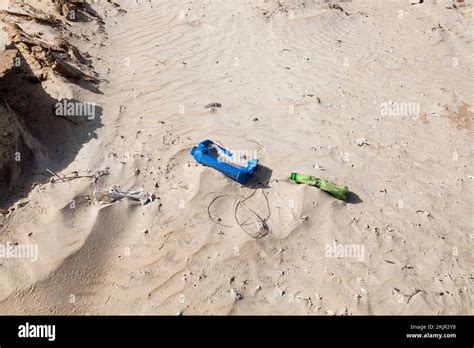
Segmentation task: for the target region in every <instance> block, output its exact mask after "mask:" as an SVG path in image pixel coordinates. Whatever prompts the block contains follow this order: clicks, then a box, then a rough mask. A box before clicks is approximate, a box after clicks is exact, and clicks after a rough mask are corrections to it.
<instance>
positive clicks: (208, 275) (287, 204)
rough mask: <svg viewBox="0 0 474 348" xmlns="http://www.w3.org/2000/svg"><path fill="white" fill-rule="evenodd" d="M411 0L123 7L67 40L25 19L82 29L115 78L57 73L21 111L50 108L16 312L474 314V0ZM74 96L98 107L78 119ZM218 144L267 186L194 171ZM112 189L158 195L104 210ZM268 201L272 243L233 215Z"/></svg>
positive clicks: (16, 209)
mask: <svg viewBox="0 0 474 348" xmlns="http://www.w3.org/2000/svg"><path fill="white" fill-rule="evenodd" d="M26 2H29V3H33V2H32V1H26ZM412 2H413V3H414V2H417V1H415V0H411V1H405V0H400V1H375V0H374V1H369V0H358V1H352V2H347V3H346V2H340V3H339V5H340V6H339V5H334V6H331V5H329V4H328V3H326V2H324V1H289V0H287V1H280V2H277V1H272V0H268V1H243V0H238V1H225V0H224V1H217V0H212V1H199V0H196V1H168V0H166V1H165V0H163V1H159V0H155V1H153V0H152V1H144V0H134V1H120V6H115V5H114V4H113V3H110V2H106V1H103V2H98V3H95V4H92V5H91V6H90V7H91V8H92V9H94V10H96V11H97V14H98V16H100V17H101V18H102V20H100V19H98V18H96V17H90V16H89V17H88V20H85V21H78V22H69V26H68V28H67V29H65V30H62V29H58V28H54V27H50V26H44V25H42V24H38V23H35V22H33V23H32V22H31V21H24V20H22V19H17V20H18V23H19V25H20V26H21V28H23V29H24V30H25V31H27V32H30V33H34V32H37V31H39V30H41V32H42V35H43V36H42V38H43V39H44V40H47V41H49V42H52V41H53V40H54V38H55V35H58V32H61V31H62V33H63V34H64V33H66V32H71V33H74V35H72V34H71V35H68V36H67V38H68V40H69V41H68V42H70V43H71V44H73V45H75V46H76V47H78V49H79V50H80V51H81V52H88V54H89V55H90V60H91V61H92V63H93V67H85V68H84V67H83V68H84V69H85V70H84V69H82V71H86V72H87V74H88V75H89V76H94V74H95V73H96V74H97V76H96V77H97V78H99V79H100V80H101V83H100V84H99V85H97V88H98V90H100V92H99V91H98V90H96V89H95V87H93V86H91V85H90V84H85V83H83V82H84V81H82V80H81V81H82V82H80V83H77V84H74V83H72V82H71V81H68V80H66V79H65V78H64V77H62V76H60V75H59V74H51V73H49V74H47V76H43V78H44V80H43V81H42V82H41V83H40V84H39V87H38V84H36V85H35V86H36V87H37V88H39V89H38V90H40V91H41V93H43V94H44V96H41V97H37V96H35V98H36V99H32V100H30V102H29V103H28V98H27V100H26V101H25V100H23V102H24V105H26V106H25V108H26V109H27V110H23V111H22V110H21V108H19V109H20V110H16V111H15V110H14V111H15V112H17V113H18V114H20V115H22V112H24V113H26V114H32V113H33V114H35V112H36V114H35V115H36V116H38V118H39V119H40V120H39V121H38V122H39V124H38V125H37V127H36V128H35V129H36V133H34V132H33V131H32V132H33V133H34V134H33V135H34V139H36V141H37V142H38V143H40V144H41V145H38V147H42V148H43V150H44V151H43V152H44V153H43V157H41V158H40V157H39V154H40V153H41V151H37V153H38V154H37V155H38V156H36V157H35V156H33V159H34V162H35V163H34V164H32V167H30V168H35V170H32V169H31V170H29V171H28V169H26V170H23V171H22V173H21V174H19V177H20V179H21V178H23V181H24V182H26V184H27V186H28V187H26V186H23V188H21V187H16V188H15V190H14V191H10V194H9V197H3V201H9V202H8V204H9V205H10V204H11V205H12V207H13V209H9V210H5V211H4V214H3V217H2V218H1V219H2V220H1V221H0V224H1V225H0V226H1V227H0V243H1V244H3V245H6V244H7V243H18V245H19V246H22V245H35V246H37V248H38V249H37V251H38V255H37V257H38V259H37V260H36V261H35V262H34V261H32V260H31V259H29V258H25V257H24V258H15V257H9V258H2V259H0V313H7V314H38V313H40V314H49V313H54V314H82V313H87V314H117V313H120V314H178V313H181V314H184V315H187V314H338V315H345V314H349V315H350V314H471V315H472V314H473V308H474V307H473V268H474V267H473V266H474V256H473V253H472V250H473V242H474V229H473V227H474V220H473V208H472V207H473V203H474V202H473V193H474V192H473V185H474V168H473V164H472V163H473V157H474V146H473V141H472V140H473V122H474V108H473V105H474V97H473V90H474V79H473V67H474V65H473V52H474V50H473V49H474V44H473V23H474V12H473V5H472V1H464V2H458V1H434V0H427V1H426V0H425V1H424V3H423V4H415V5H413V4H411V3H412ZM16 3H17V4H16V5H12V7H11V8H10V10H12V11H13V9H14V10H15V11H25V10H24V9H23V10H21V8H20V7H19V5H18V1H16ZM34 3H36V2H34ZM332 3H333V4H337V3H338V2H332ZM453 4H455V6H454V7H453V6H452V5H453ZM2 6H3V4H2ZM2 8H6V7H2ZM12 8H13V9H12ZM43 10H44V11H45V12H48V11H50V13H52V12H51V11H52V10H51V8H50V7H45V8H44V9H43ZM58 18H59V17H58ZM61 20H63V21H64V18H63V19H61ZM39 26H40V27H39ZM2 37H3V36H2ZM2 40H3V39H2ZM77 66H79V65H77ZM22 86H23V85H22ZM22 86H20V87H19V88H20V90H21V88H23V87H22ZM27 95H28V96H31V94H27ZM38 98H39V99H38ZM62 98H70V99H75V100H79V101H82V102H87V103H94V104H96V105H98V108H97V109H96V110H98V111H100V112H98V113H97V115H96V116H97V117H96V118H95V119H94V120H90V121H83V120H81V122H78V124H75V123H73V122H68V121H66V120H63V119H59V118H57V117H56V116H54V115H52V114H49V113H48V112H47V108H48V105H52V101H54V102H56V101H57V100H60V99H62ZM213 102H215V103H221V104H222V107H220V108H214V109H207V108H205V106H206V105H207V104H209V103H213ZM14 103H15V102H14ZM390 103H392V104H390ZM10 104H11V103H10ZM389 104H390V105H391V107H388V105H389ZM41 105H43V106H44V107H43V108H39V109H38V107H39V106H41ZM12 109H14V106H12ZM387 109H390V110H388V111H387ZM35 110H36V111H35ZM38 110H40V111H41V112H39V111H38ZM73 121H74V120H73ZM25 124H26V123H25ZM28 125H29V123H28ZM31 127H33V126H31ZM35 134H36V135H35ZM208 138H209V139H213V140H215V141H219V142H220V143H221V144H224V145H226V146H227V147H229V148H231V149H234V150H237V151H249V153H256V154H257V156H258V159H259V160H260V163H261V164H262V165H263V166H264V167H262V168H261V170H260V171H259V173H258V180H259V181H261V182H263V183H265V184H266V185H265V186H264V188H263V189H256V188H255V187H245V186H241V185H239V184H238V183H236V182H234V181H232V180H231V179H229V178H227V177H225V176H223V175H222V174H220V173H218V172H216V171H215V170H213V169H211V168H206V167H203V166H201V165H198V164H196V163H195V161H194V159H193V158H192V157H191V155H190V149H191V147H192V146H193V145H196V144H197V143H198V142H200V141H202V140H204V139H208ZM361 138H364V139H366V140H367V143H368V144H364V145H362V146H358V145H357V141H358V139H361ZM46 168H48V169H50V170H52V171H53V172H55V173H57V174H58V175H59V176H62V175H64V176H67V175H77V174H79V175H86V174H88V175H92V174H94V173H98V172H99V171H102V170H107V171H108V173H109V174H108V175H105V176H101V175H100V173H99V174H98V175H97V177H96V179H93V180H91V179H90V178H77V179H73V180H70V181H62V180H55V179H53V180H52V181H53V182H49V181H48V178H49V177H50V176H51V175H49V174H48V172H47V171H46ZM75 171H77V172H78V173H76V174H71V173H73V172H75ZM294 171H295V172H301V173H307V174H312V175H316V176H321V177H325V178H329V179H331V180H333V181H335V182H337V183H339V184H345V185H347V186H348V187H349V188H350V190H351V192H352V194H351V195H350V197H349V200H348V202H341V201H338V200H336V199H334V198H333V197H331V196H329V195H328V194H326V193H324V192H322V191H320V190H318V189H317V188H314V187H308V186H304V185H297V184H294V183H292V182H290V181H289V180H288V176H289V174H290V173H291V172H294ZM48 175H49V176H48ZM53 178H54V177H53ZM20 179H19V180H20ZM56 179H57V178H56ZM32 183H34V185H32V186H33V188H32V189H29V187H30V185H31V184H32ZM112 185H120V186H121V187H122V188H124V189H139V188H140V187H142V188H143V189H144V190H145V191H147V192H150V193H153V194H154V195H155V197H156V199H154V200H153V202H151V203H148V204H146V205H141V204H140V203H138V202H134V201H132V200H128V199H123V200H119V201H116V202H113V203H108V204H102V203H100V202H97V197H98V194H97V193H98V192H100V191H105V190H108V189H109V188H110V187H111V186H112ZM12 187H13V186H12ZM252 193H254V195H253V196H252V197H251V198H250V199H249V200H248V201H247V202H246V207H248V208H252V209H253V210H254V211H257V212H258V213H259V214H260V215H261V216H262V217H268V220H267V225H268V228H269V233H268V234H267V235H266V236H264V237H263V238H260V239H254V238H252V237H251V236H249V235H248V234H246V233H245V232H244V231H243V230H242V229H241V228H239V227H238V226H237V224H236V222H235V218H234V205H235V203H236V201H238V200H239V198H238V197H239V195H240V196H249V195H250V194H252ZM220 195H225V196H222V197H220ZM218 196H219V198H217V200H215V201H214V204H213V205H212V206H211V210H210V215H211V216H212V217H213V218H214V219H215V220H217V221H218V222H219V223H220V224H217V223H215V222H213V221H211V220H210V219H209V216H208V210H207V209H208V205H209V203H210V202H211V201H212V200H213V199H214V198H216V197H218ZM267 201H268V206H267ZM240 214H242V216H241V217H240V218H241V219H244V215H247V216H249V215H250V213H249V210H246V211H245V210H242V211H240ZM222 225H226V226H230V227H226V226H222ZM261 227H262V226H261V224H260V226H259V224H257V223H256V224H253V225H249V226H248V229H249V230H250V233H256V232H258V230H259V228H261ZM334 245H336V246H339V247H347V248H349V247H354V248H358V249H353V250H355V251H359V252H360V253H358V254H356V255H354V254H350V253H349V251H350V250H347V249H346V252H345V253H342V254H340V255H338V256H339V257H330V255H328V254H327V253H326V252H327V248H328V246H334Z"/></svg>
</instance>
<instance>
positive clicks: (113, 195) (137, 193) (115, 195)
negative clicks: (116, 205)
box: [96, 185, 154, 205]
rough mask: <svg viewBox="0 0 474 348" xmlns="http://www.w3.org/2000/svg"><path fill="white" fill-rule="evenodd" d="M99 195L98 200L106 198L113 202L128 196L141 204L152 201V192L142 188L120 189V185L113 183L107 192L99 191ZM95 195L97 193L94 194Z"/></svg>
mask: <svg viewBox="0 0 474 348" xmlns="http://www.w3.org/2000/svg"><path fill="white" fill-rule="evenodd" d="M99 193H100V197H99V198H98V201H101V202H102V201H104V198H108V199H109V201H111V202H114V201H117V200H120V199H122V198H130V199H132V200H134V201H139V202H140V203H141V204H142V205H145V204H147V203H150V202H153V198H154V196H153V194H151V193H148V192H146V191H145V190H144V189H143V188H140V189H139V190H122V189H121V188H120V186H117V185H113V186H112V187H111V188H110V190H109V191H107V192H99ZM96 195H97V194H96Z"/></svg>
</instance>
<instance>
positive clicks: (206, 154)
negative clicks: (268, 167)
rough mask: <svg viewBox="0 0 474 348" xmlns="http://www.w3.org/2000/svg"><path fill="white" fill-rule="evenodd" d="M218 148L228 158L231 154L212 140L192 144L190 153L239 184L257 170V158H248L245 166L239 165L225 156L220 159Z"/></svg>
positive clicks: (197, 159)
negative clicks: (196, 144)
mask: <svg viewBox="0 0 474 348" xmlns="http://www.w3.org/2000/svg"><path fill="white" fill-rule="evenodd" d="M219 150H220V152H221V153H222V154H223V155H225V156H227V157H228V158H230V157H232V156H233V154H232V153H231V152H230V151H229V150H227V149H226V148H224V147H223V146H220V145H218V144H216V143H214V142H213V141H212V140H204V141H202V142H201V143H199V144H198V146H194V147H193V148H192V150H191V155H193V157H194V159H195V160H196V161H197V162H198V163H200V164H203V165H205V166H208V167H212V168H214V169H216V170H218V171H219V172H221V173H223V174H225V175H227V176H228V177H229V178H231V179H234V180H235V181H237V182H239V183H241V184H245V183H246V182H247V181H249V180H250V179H252V177H253V176H254V174H255V172H256V171H257V166H258V160H257V159H251V160H248V161H247V166H246V167H241V166H239V165H237V164H235V163H228V162H230V161H227V160H226V159H225V158H224V159H222V158H221V157H220V153H219Z"/></svg>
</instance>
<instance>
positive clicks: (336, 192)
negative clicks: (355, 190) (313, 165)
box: [290, 173, 349, 201]
mask: <svg viewBox="0 0 474 348" xmlns="http://www.w3.org/2000/svg"><path fill="white" fill-rule="evenodd" d="M290 180H293V181H295V182H297V183H298V184H306V185H310V186H316V187H319V188H320V189H321V190H323V191H326V192H328V193H329V194H331V195H332V196H334V197H336V198H337V199H340V200H343V201H345V200H346V199H347V194H348V193H349V189H348V188H347V186H343V187H339V186H337V185H336V184H334V183H332V182H330V181H329V180H326V179H321V178H317V177H315V176H311V175H306V174H298V173H291V175H290Z"/></svg>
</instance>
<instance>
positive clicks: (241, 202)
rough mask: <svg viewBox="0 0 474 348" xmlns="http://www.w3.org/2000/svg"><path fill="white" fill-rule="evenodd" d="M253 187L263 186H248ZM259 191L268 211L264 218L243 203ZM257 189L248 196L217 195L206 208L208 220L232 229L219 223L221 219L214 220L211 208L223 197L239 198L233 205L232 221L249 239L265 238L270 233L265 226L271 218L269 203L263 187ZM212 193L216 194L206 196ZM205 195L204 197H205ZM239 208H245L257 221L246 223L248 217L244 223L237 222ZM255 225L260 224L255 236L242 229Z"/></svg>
mask: <svg viewBox="0 0 474 348" xmlns="http://www.w3.org/2000/svg"><path fill="white" fill-rule="evenodd" d="M255 185H261V186H263V184H261V183H256V184H254V185H252V186H250V188H252V187H253V186H255ZM259 189H260V190H261V192H262V194H263V197H265V201H266V205H267V210H268V214H267V216H266V217H262V216H261V215H260V214H259V213H257V212H255V211H254V210H253V209H251V208H250V207H248V206H246V205H245V202H246V201H248V200H249V199H251V198H252V197H253V196H254V195H255V194H256V193H257V191H258V190H259ZM259 189H258V188H257V189H256V190H254V191H253V192H252V193H251V194H250V195H248V196H243V195H237V194H219V195H218V196H216V197H214V198H213V199H212V201H211V202H210V203H209V205H208V206H207V215H208V217H209V219H210V220H211V221H213V222H214V223H216V224H217V225H219V226H223V227H233V226H229V225H225V224H223V223H221V219H220V218H218V219H215V218H214V217H213V216H212V214H211V207H212V205H213V204H214V203H215V202H216V201H217V200H218V199H220V198H224V197H234V198H235V197H237V198H240V200H238V201H237V202H236V203H235V206H234V219H235V222H236V223H237V225H238V226H239V227H240V229H241V230H242V231H244V232H245V233H247V234H248V235H249V236H250V237H252V238H255V239H260V238H262V237H264V236H266V235H267V234H268V233H269V232H270V229H269V227H268V224H267V221H268V219H269V218H270V216H271V211H270V201H269V199H268V197H267V195H266V193H265V191H264V190H263V187H260V188H259ZM212 193H217V192H209V193H208V194H207V195H209V194H212ZM207 195H206V196H207ZM240 207H246V208H247V209H248V210H249V211H250V212H251V213H252V214H253V215H254V216H255V217H256V218H257V220H258V221H254V222H248V221H249V220H250V218H251V217H252V216H249V217H248V218H247V219H245V220H244V221H242V222H241V221H239V219H238V217H237V215H238V214H237V213H238V210H239V208H240ZM256 223H259V224H260V229H259V231H258V233H256V234H252V233H250V232H249V231H248V230H247V229H246V228H244V226H250V225H254V224H256Z"/></svg>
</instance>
